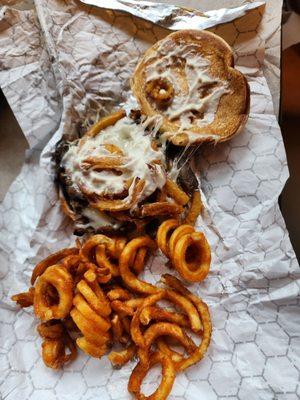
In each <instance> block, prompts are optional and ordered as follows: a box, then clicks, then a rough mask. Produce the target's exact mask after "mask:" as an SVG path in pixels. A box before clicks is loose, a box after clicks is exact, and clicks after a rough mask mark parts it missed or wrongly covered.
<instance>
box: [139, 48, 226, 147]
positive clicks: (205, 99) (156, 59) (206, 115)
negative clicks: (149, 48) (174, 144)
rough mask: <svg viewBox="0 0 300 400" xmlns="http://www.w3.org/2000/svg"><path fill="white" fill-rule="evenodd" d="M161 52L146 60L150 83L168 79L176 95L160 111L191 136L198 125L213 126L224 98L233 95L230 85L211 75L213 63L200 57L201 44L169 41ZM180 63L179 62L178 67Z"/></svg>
mask: <svg viewBox="0 0 300 400" xmlns="http://www.w3.org/2000/svg"><path fill="white" fill-rule="evenodd" d="M157 52H158V54H157V55H156V56H151V57H149V58H148V59H147V60H146V62H147V64H148V65H147V68H146V69H145V74H146V81H147V82H149V81H151V80H154V79H158V78H166V79H167V80H169V81H170V83H171V84H172V85H173V88H174V92H175V94H174V98H173V100H172V101H171V103H170V105H169V106H168V107H166V109H164V110H163V111H160V112H161V113H162V114H163V115H165V116H166V117H167V118H168V119H169V120H171V121H174V122H178V123H179V132H183V131H184V132H185V133H188V134H189V132H188V130H189V129H190V128H192V127H193V126H195V124H196V125H197V126H198V127H202V126H206V125H208V124H210V123H212V122H213V120H214V118H215V115H216V112H217V109H218V104H219V101H220V98H221V97H222V96H223V95H224V94H226V93H229V90H228V83H227V82H226V81H223V80H221V79H219V78H217V77H213V76H211V75H210V72H209V71H210V65H211V63H210V61H209V60H208V59H207V58H205V57H202V56H201V55H200V53H199V47H198V45H197V44H186V43H181V44H179V45H178V44H176V43H175V42H172V43H170V42H166V43H163V44H162V45H161V46H160V47H159V48H158V50H157ZM176 63H179V64H178V66H176ZM182 69H184V75H185V77H184V82H183V77H182V75H180V74H179V71H182ZM178 82H179V83H180V85H179V84H178ZM193 111H194V112H195V111H196V112H197V115H194V114H193ZM190 133H191V132H190ZM193 136H194V135H192V133H191V135H189V138H190V140H191V141H193ZM204 136H210V135H204ZM212 136H214V135H212ZM196 138H199V135H198V136H196V137H195V140H196ZM212 138H213V137H212Z"/></svg>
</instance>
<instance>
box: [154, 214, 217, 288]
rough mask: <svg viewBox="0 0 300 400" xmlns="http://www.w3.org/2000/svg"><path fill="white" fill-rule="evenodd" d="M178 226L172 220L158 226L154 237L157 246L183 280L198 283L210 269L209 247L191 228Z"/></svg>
mask: <svg viewBox="0 0 300 400" xmlns="http://www.w3.org/2000/svg"><path fill="white" fill-rule="evenodd" d="M178 225H179V224H178V222H177V221H176V220H174V219H170V220H167V221H164V222H163V223H162V224H161V225H160V227H159V229H158V231H157V236H156V240H157V243H158V246H159V248H160V249H161V251H162V252H163V253H164V254H165V255H167V257H169V258H170V260H171V262H172V265H173V266H174V267H175V268H176V270H177V271H178V272H179V274H180V275H181V276H182V277H183V278H184V279H186V280H187V281H189V282H200V281H202V280H203V279H205V278H206V276H207V274H208V272H209V269H210V263H211V251H210V246H209V244H208V242H207V240H206V238H205V235H204V234H203V233H201V232H195V229H194V227H193V226H191V225H188V224H183V225H180V226H178Z"/></svg>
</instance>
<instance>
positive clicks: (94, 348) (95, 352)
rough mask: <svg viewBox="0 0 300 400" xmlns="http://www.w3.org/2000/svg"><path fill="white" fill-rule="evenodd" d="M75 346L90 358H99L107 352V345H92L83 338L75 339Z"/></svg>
mask: <svg viewBox="0 0 300 400" xmlns="http://www.w3.org/2000/svg"><path fill="white" fill-rule="evenodd" d="M76 344H77V346H78V347H79V348H80V349H81V350H82V351H84V352H85V353H86V354H88V355H89V356H91V357H95V358H101V357H102V356H103V355H104V354H105V353H106V352H107V345H106V344H100V345H99V343H93V342H91V341H88V340H87V339H86V338H85V337H80V338H78V339H76Z"/></svg>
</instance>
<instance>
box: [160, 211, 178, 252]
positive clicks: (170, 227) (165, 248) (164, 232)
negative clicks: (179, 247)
mask: <svg viewBox="0 0 300 400" xmlns="http://www.w3.org/2000/svg"><path fill="white" fill-rule="evenodd" d="M178 226H179V221H177V219H168V220H166V221H164V222H163V223H162V224H161V225H160V226H159V228H158V230H157V234H156V241H157V245H158V247H159V248H160V250H161V251H162V252H163V253H164V255H165V256H166V257H170V249H169V240H170V238H171V235H172V233H173V232H174V230H175V229H176V228H177V227H178Z"/></svg>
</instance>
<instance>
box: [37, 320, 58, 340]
mask: <svg viewBox="0 0 300 400" xmlns="http://www.w3.org/2000/svg"><path fill="white" fill-rule="evenodd" d="M37 331H38V333H39V334H40V336H41V337H42V338H44V339H60V338H61V337H62V336H63V334H64V331H65V330H64V326H63V324H62V323H61V321H59V320H51V321H48V322H43V323H41V324H39V325H38V326H37Z"/></svg>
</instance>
